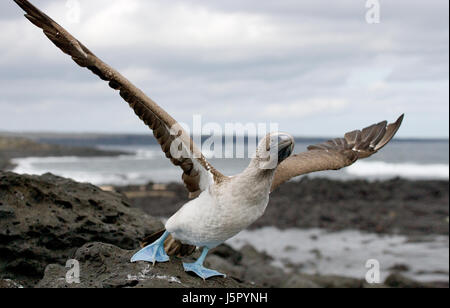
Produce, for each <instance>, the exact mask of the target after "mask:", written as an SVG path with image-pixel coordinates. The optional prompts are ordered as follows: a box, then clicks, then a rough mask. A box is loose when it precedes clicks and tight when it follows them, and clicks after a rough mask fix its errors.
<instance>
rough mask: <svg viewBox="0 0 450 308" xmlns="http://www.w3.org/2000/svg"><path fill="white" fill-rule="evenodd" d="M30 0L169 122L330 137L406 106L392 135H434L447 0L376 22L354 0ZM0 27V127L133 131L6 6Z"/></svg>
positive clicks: (130, 118) (397, 8) (100, 89)
mask: <svg viewBox="0 0 450 308" xmlns="http://www.w3.org/2000/svg"><path fill="white" fill-rule="evenodd" d="M32 2H33V3H34V4H35V5H36V6H38V7H39V8H41V9H42V10H43V11H45V12H46V13H47V14H48V15H50V16H51V17H52V18H53V19H55V20H56V21H57V22H59V23H60V24H61V25H62V26H64V27H65V28H66V29H67V30H69V31H70V32H71V33H72V34H73V35H75V36H76V37H77V38H78V39H79V40H80V41H81V42H83V43H84V44H85V45H87V46H88V48H90V49H91V50H92V51H93V52H94V53H96V54H97V56H99V57H100V58H101V59H103V60H104V61H105V62H107V63H109V64H110V65H112V66H113V67H115V68H116V69H118V70H119V71H120V72H122V73H123V74H124V75H125V76H126V77H127V78H128V79H130V80H131V81H132V82H134V83H135V84H136V85H137V86H139V87H140V88H141V89H142V90H143V91H144V92H146V93H147V94H148V95H149V96H150V97H151V98H153V99H154V100H155V101H156V102H157V103H158V104H160V105H161V106H162V107H163V108H164V109H166V111H168V112H169V113H170V114H171V115H172V116H173V117H174V118H175V119H177V120H178V121H182V122H186V123H188V124H189V123H192V115H193V114H200V115H202V116H203V121H204V122H217V123H219V124H221V125H223V124H224V123H225V122H242V123H247V122H252V123H270V122H274V123H278V124H279V127H280V129H281V130H283V131H287V132H290V133H292V134H294V135H298V136H341V135H342V134H343V133H344V132H346V131H349V130H353V129H356V128H362V127H364V126H366V125H368V124H372V123H374V122H377V121H380V120H384V119H386V120H390V121H393V120H395V119H396V118H397V117H398V116H399V115H400V114H401V113H406V119H405V122H404V126H403V127H402V129H401V131H400V132H399V136H401V137H448V128H449V116H448V112H449V69H448V66H449V16H448V9H449V8H448V6H449V1H448V0H427V1H419V0H416V1H415V0H395V1H387V0H384V1H383V0H381V1H380V3H381V20H380V23H379V24H368V23H367V22H366V18H365V16H366V11H367V10H368V9H367V8H366V6H365V5H366V1H365V0H339V1H336V0H310V1H298V0H282V1H273V0H245V1H242V0H239V1H237V0H227V1H223V0H220V1H219V0H217V1H213V0H182V1H181V0H180V1H177V0H171V1H163V0H139V1H138V0H80V1H78V2H79V4H80V8H81V11H80V12H81V14H80V15H79V17H80V18H79V20H78V22H77V19H76V18H73V17H76V15H77V14H76V11H73V10H71V9H69V6H70V5H69V6H68V5H67V2H66V1H62V0H58V1H56V0H55V1H53V0H32ZM69 2H70V3H72V2H73V1H69ZM74 12H75V14H74ZM0 29H2V30H1V32H0V93H1V95H0V131H57V132H111V133H116V132H136V133H145V132H147V128H146V126H144V125H143V124H142V123H141V122H140V120H139V119H138V118H137V117H135V116H134V113H133V112H132V111H131V110H130V109H129V107H128V105H127V104H126V103H124V102H123V101H122V100H121V98H120V97H119V96H118V94H117V93H115V92H114V91H113V90H111V89H110V88H109V87H108V86H107V85H106V84H105V83H104V82H102V81H100V80H99V79H98V78H97V77H96V76H94V75H92V74H91V73H90V72H89V71H87V70H85V69H81V68H79V67H78V66H76V65H75V63H73V62H72V60H71V59H70V58H69V57H67V56H66V55H64V54H63V53H62V52H60V51H59V50H58V49H57V48H56V47H55V46H54V45H53V44H52V43H51V42H50V41H48V39H47V38H46V37H45V36H44V35H43V34H42V32H41V31H39V30H38V29H37V28H35V27H34V26H33V25H32V24H31V23H30V22H28V20H26V19H25V18H24V17H23V15H22V11H21V9H20V8H19V7H17V6H16V4H15V3H14V2H13V1H12V0H6V1H5V0H3V1H1V2H0Z"/></svg>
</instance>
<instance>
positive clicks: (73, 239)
mask: <svg viewBox="0 0 450 308" xmlns="http://www.w3.org/2000/svg"><path fill="white" fill-rule="evenodd" d="M161 227H162V224H161V223H160V222H159V221H158V220H156V219H154V218H152V217H150V216H148V215H146V214H144V213H142V212H141V211H140V210H138V209H132V208H130V205H129V204H128V202H127V200H126V199H124V197H123V196H122V195H119V194H115V193H110V192H104V191H102V190H101V189H99V188H98V187H95V186H93V185H90V184H79V183H76V182H74V181H72V180H68V179H64V178H60V177H56V176H53V175H51V174H47V175H44V176H41V177H38V176H21V175H17V174H14V173H3V172H0V278H13V279H14V280H15V281H20V283H24V284H25V285H26V286H30V285H33V284H34V283H35V282H37V281H38V280H39V279H41V278H42V276H43V273H44V269H45V267H46V266H47V265H48V264H50V263H59V264H65V261H66V260H67V258H69V257H70V256H71V255H72V254H73V253H74V252H75V250H76V249H77V248H79V247H81V246H82V245H84V244H86V243H89V242H94V241H101V242H105V243H111V244H114V245H117V246H119V247H121V248H125V249H135V248H136V247H138V245H139V239H142V238H143V236H145V235H148V234H151V233H153V232H154V231H156V230H157V229H160V228H161Z"/></svg>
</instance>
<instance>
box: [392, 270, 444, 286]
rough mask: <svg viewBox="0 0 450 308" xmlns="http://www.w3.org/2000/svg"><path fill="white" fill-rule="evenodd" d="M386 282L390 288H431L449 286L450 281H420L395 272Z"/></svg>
mask: <svg viewBox="0 0 450 308" xmlns="http://www.w3.org/2000/svg"><path fill="white" fill-rule="evenodd" d="M384 284H385V285H386V286H388V287H390V288H409V289H411V288H414V289H431V288H448V286H449V285H448V282H430V283H427V282H418V281H415V280H412V279H410V278H407V277H405V276H403V275H402V274H400V273H393V274H391V275H389V277H388V278H386V281H385V282H384Z"/></svg>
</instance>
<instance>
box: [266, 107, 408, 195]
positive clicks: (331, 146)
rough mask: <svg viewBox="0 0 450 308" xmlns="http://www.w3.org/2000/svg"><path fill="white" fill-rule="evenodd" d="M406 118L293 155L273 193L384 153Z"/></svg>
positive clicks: (282, 167) (281, 169) (277, 175)
mask: <svg viewBox="0 0 450 308" xmlns="http://www.w3.org/2000/svg"><path fill="white" fill-rule="evenodd" d="M403 117H404V116H403V115H402V116H401V117H400V118H399V119H398V120H397V121H396V122H395V123H393V124H389V125H387V122H386V121H384V122H381V123H378V124H374V125H372V126H369V127H367V128H364V129H363V130H362V131H360V130H355V131H352V132H350V133H347V134H345V136H344V138H337V139H333V140H329V141H327V142H325V143H322V144H318V145H312V146H309V147H308V151H306V152H303V153H300V154H297V155H293V156H291V157H289V158H288V159H286V160H285V161H283V162H282V163H281V164H280V165H279V166H278V167H277V170H276V173H275V177H274V180H273V183H272V191H274V190H275V189H276V188H277V187H278V186H280V185H281V184H283V183H284V182H286V181H289V180H290V179H292V178H294V177H297V176H300V175H304V174H308V173H311V172H316V171H324V170H339V169H342V168H344V167H348V166H350V165H352V164H353V163H355V162H356V161H357V160H358V159H362V158H366V157H369V156H371V155H373V154H375V153H376V152H378V151H379V150H381V149H382V148H383V147H384V146H385V145H386V144H387V143H388V142H389V141H391V139H392V138H393V137H394V135H395V133H397V131H398V129H399V128H400V125H401V124H402V121H403Z"/></svg>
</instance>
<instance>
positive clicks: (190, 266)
mask: <svg viewBox="0 0 450 308" xmlns="http://www.w3.org/2000/svg"><path fill="white" fill-rule="evenodd" d="M208 252H209V249H208V248H206V247H204V248H203V251H202V255H201V256H200V258H198V260H197V261H196V262H195V263H183V267H184V270H185V271H186V272H193V273H196V274H197V275H198V276H199V277H200V278H202V279H203V280H206V279H208V278H211V277H214V276H223V277H227V276H226V275H224V274H222V273H219V272H217V271H214V270H210V269H207V268H205V267H204V266H203V262H204V261H205V258H206V255H207V254H208Z"/></svg>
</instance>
